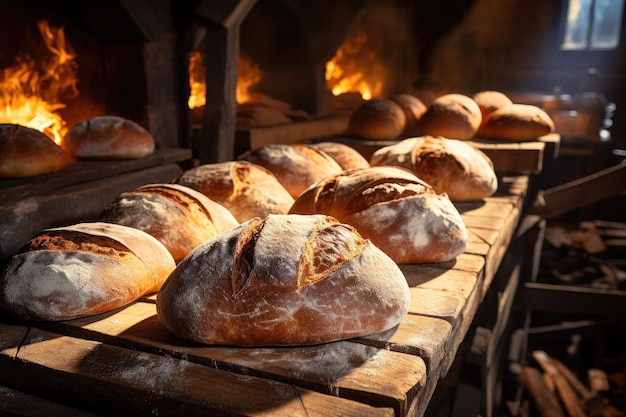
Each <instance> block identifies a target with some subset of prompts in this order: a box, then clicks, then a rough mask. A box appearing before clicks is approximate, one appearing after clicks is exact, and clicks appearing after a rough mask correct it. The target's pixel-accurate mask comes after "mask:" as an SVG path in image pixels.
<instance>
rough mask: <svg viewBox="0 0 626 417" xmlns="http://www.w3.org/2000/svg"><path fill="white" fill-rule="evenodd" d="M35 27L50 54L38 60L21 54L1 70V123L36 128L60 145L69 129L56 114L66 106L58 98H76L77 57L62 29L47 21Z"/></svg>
mask: <svg viewBox="0 0 626 417" xmlns="http://www.w3.org/2000/svg"><path fill="white" fill-rule="evenodd" d="M37 27H38V29H39V33H40V34H41V38H42V40H43V42H44V44H45V46H46V48H47V50H48V52H49V53H50V54H49V55H48V56H46V57H43V58H42V59H40V60H35V59H33V58H31V57H30V56H28V55H27V54H22V56H20V57H17V58H16V61H17V63H16V65H14V66H12V67H10V68H5V69H3V70H2V74H1V75H0V122H1V123H14V124H19V125H22V126H26V127H31V128H34V129H37V130H39V131H41V132H43V133H44V134H46V135H47V136H48V137H49V138H50V139H52V140H54V141H55V142H56V143H57V144H58V145H60V144H61V141H62V138H63V136H64V135H65V132H66V131H67V129H68V128H67V126H66V123H65V121H64V120H63V118H62V117H61V116H60V115H59V113H58V110H60V109H62V108H64V107H65V105H64V104H63V103H61V98H62V97H64V96H65V97H68V98H73V97H76V96H77V95H78V90H77V88H76V82H77V77H76V73H77V65H76V62H75V58H76V54H75V53H74V50H73V48H72V46H71V45H70V44H69V42H68V41H67V40H66V38H65V32H64V29H63V28H62V27H60V28H56V27H51V26H50V25H49V24H48V22H47V21H46V20H42V21H40V22H38V24H37Z"/></svg>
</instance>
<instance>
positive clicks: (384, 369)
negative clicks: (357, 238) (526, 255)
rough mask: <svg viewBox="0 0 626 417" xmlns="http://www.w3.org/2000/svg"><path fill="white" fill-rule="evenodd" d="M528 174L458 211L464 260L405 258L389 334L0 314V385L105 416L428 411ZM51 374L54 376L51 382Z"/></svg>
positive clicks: (130, 315)
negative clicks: (278, 334)
mask: <svg viewBox="0 0 626 417" xmlns="http://www.w3.org/2000/svg"><path fill="white" fill-rule="evenodd" d="M528 182H529V177H528V176H525V175H514V176H504V177H502V178H501V179H500V187H499V190H498V192H497V193H496V194H495V195H494V196H492V197H489V198H487V199H485V200H484V201H483V202H479V203H463V204H458V205H457V207H458V209H459V211H460V212H461V214H462V217H463V219H464V221H465V222H466V225H467V227H468V230H469V234H470V243H469V246H468V248H467V250H466V252H465V253H463V254H462V255H460V256H458V257H457V258H456V259H455V260H453V261H449V262H443V263H437V264H412V265H401V269H402V271H403V272H404V274H405V276H406V278H407V281H408V283H409V286H410V292H411V305H410V311H409V314H408V315H407V316H406V317H405V318H404V320H403V321H402V322H401V323H400V324H399V326H397V327H396V328H394V329H391V330H389V331H386V332H383V333H380V334H375V335H370V336H367V337H360V338H355V339H350V340H345V341H339V342H334V343H327V344H322V345H316V346H303V347H283V348H271V347H267V348H239V347H228V346H203V345H199V344H194V343H190V342H186V341H183V340H181V339H178V338H176V337H175V336H173V335H171V334H170V333H169V332H168V331H167V330H166V329H165V328H164V327H163V326H162V325H161V324H160V323H159V321H158V319H157V317H156V308H155V299H156V296H155V295H153V296H150V297H144V298H142V299H140V300H138V301H137V302H135V303H133V304H131V305H129V306H127V307H125V308H121V309H118V310H116V311H114V312H111V313H108V314H103V315H99V316H93V317H89V318H85V319H80V320H72V321H66V322H37V323H24V322H19V321H16V320H14V319H12V318H11V317H0V344H1V349H0V351H1V354H0V366H1V368H2V369H3V372H2V373H0V385H4V386H6V387H9V388H11V389H15V390H19V391H22V392H24V393H27V394H33V395H36V396H38V397H41V398H42V399H45V400H50V399H53V400H54V401H55V402H58V403H61V404H64V405H66V406H71V407H76V408H78V409H82V410H86V411H88V412H91V413H95V414H98V415H113V414H116V413H125V414H132V415H135V416H141V415H155V414H158V415H159V416H166V415H180V414H181V413H183V412H184V413H191V414H194V413H196V414H201V413H204V414H207V415H258V414H259V413H261V412H262V413H263V415H265V416H285V415H290V416H299V415H303V416H304V415H306V416H309V417H312V416H338V415H342V416H402V417H404V416H420V415H423V413H424V411H425V409H426V407H427V405H428V403H429V400H430V398H431V396H432V395H433V392H434V390H435V388H436V387H437V384H438V382H439V380H440V378H442V377H443V376H444V375H446V373H447V372H448V371H449V369H450V367H451V365H452V362H453V360H454V357H455V354H456V352H457V350H458V348H459V346H460V344H461V343H462V341H463V339H464V338H465V336H466V334H467V332H468V329H469V328H470V325H471V323H472V321H473V318H474V316H475V315H476V312H477V309H478V308H479V306H480V305H481V302H482V301H483V299H484V297H485V294H486V293H487V291H488V289H489V287H490V286H491V284H492V281H493V279H494V276H495V275H496V273H497V271H498V269H499V268H500V266H501V264H502V262H503V259H504V257H505V254H506V252H507V250H508V248H509V246H510V245H511V242H512V241H513V239H514V235H515V233H516V230H517V227H518V223H519V222H520V219H521V216H522V214H521V211H522V207H523V204H524V200H525V198H526V193H527V190H528ZM50 381H52V382H50Z"/></svg>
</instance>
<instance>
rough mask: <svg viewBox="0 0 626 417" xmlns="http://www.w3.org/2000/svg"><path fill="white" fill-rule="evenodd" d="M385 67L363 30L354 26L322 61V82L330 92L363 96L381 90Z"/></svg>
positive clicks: (368, 95) (370, 96)
mask: <svg viewBox="0 0 626 417" xmlns="http://www.w3.org/2000/svg"><path fill="white" fill-rule="evenodd" d="M387 75H388V68H386V67H385V66H384V65H383V64H382V60H381V59H380V58H379V57H378V56H377V53H376V50H375V48H372V47H371V46H370V45H369V40H368V36H367V34H366V33H365V32H364V31H363V30H356V31H355V32H354V34H353V35H351V36H349V37H348V38H347V39H346V40H345V42H344V43H343V44H342V45H341V46H340V47H339V49H338V50H337V52H336V53H335V56H334V57H333V58H332V59H331V60H330V61H328V62H327V63H326V86H327V87H328V89H329V90H330V91H331V93H332V94H333V95H334V96H339V95H341V94H346V93H359V94H360V95H361V97H362V98H363V99H364V100H370V99H372V98H374V97H378V96H380V95H381V94H382V92H383V88H384V82H383V81H384V80H385V79H386V78H387Z"/></svg>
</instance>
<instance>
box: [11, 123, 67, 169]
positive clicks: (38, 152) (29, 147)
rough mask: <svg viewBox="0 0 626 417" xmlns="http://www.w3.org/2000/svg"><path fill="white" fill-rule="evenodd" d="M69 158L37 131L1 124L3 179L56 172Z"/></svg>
mask: <svg viewBox="0 0 626 417" xmlns="http://www.w3.org/2000/svg"><path fill="white" fill-rule="evenodd" d="M69 163H70V157H69V156H68V154H67V153H65V151H64V150H63V149H62V148H61V147H60V146H59V145H57V144H56V143H54V141H53V140H51V139H50V138H48V136H46V135H45V134H43V133H41V132H40V131H38V130H36V129H31V128H29V127H25V126H20V125H16V124H0V178H19V177H34V176H37V175H42V174H49V173H52V172H57V171H60V170H62V169H63V168H65V167H66V166H67V165H68V164H69Z"/></svg>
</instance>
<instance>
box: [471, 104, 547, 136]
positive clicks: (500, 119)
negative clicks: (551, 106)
mask: <svg viewBox="0 0 626 417" xmlns="http://www.w3.org/2000/svg"><path fill="white" fill-rule="evenodd" d="M552 132H554V122H553V121H552V118H551V117H550V116H549V115H548V113H546V112H545V111H544V110H543V109H541V108H539V107H537V106H534V105H530V104H511V105H508V106H506V107H502V108H501V109H498V110H496V111H494V112H493V113H491V114H490V115H489V116H488V117H487V119H486V120H485V121H484V123H483V124H482V125H481V127H480V130H479V131H478V134H477V136H479V137H482V138H487V139H507V140H526V139H535V138H538V137H541V136H544V135H547V134H549V133H552Z"/></svg>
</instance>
